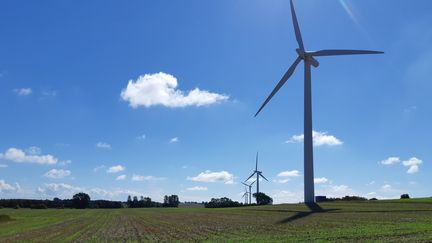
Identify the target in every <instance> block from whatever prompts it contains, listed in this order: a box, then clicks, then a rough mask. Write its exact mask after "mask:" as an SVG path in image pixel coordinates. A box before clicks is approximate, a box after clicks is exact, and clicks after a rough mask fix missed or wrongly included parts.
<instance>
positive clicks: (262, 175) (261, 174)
mask: <svg viewBox="0 0 432 243" xmlns="http://www.w3.org/2000/svg"><path fill="white" fill-rule="evenodd" d="M259 175H260V176H261V177H262V178H264V180H266V181H269V180H267V178H265V177H264V176H263V175H262V174H259Z"/></svg>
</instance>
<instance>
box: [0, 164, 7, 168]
mask: <svg viewBox="0 0 432 243" xmlns="http://www.w3.org/2000/svg"><path fill="white" fill-rule="evenodd" d="M7 167H8V165H6V164H0V168H7Z"/></svg>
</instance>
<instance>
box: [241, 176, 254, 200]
mask: <svg viewBox="0 0 432 243" xmlns="http://www.w3.org/2000/svg"><path fill="white" fill-rule="evenodd" d="M255 181H256V180H255ZM255 181H253V182H252V183H251V184H246V183H244V182H242V184H243V185H245V186H247V187H249V204H251V203H252V185H253V184H254V183H255Z"/></svg>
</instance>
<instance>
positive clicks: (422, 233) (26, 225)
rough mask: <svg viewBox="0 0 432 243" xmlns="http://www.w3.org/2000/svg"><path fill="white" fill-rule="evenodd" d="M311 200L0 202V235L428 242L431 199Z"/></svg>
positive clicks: (107, 239)
mask: <svg viewBox="0 0 432 243" xmlns="http://www.w3.org/2000/svg"><path fill="white" fill-rule="evenodd" d="M319 206H320V207H321V208H322V210H321V211H311V210H310V209H309V208H308V207H307V206H306V205H303V204H286V205H274V206H255V207H242V208H226V209H206V208H149V209H84V210H78V209H45V210H31V209H18V210H16V209H0V215H8V216H9V217H10V218H11V219H10V220H9V219H8V217H7V216H0V241H1V242H15V241H19V242H58V241H62V242H71V241H78V242H80V241H85V242H126V241H127V242H140V241H166V242H172V241H189V242H190V241H224V242H227V241H229V242H287V241H339V242H340V241H346V242H353V241H362V242H363V241H369V242H370V241H380V242H382V241H391V242H396V241H397V242H403V241H405V242H408V241H411V242H431V241H432V199H409V200H389V201H367V202H327V203H320V204H319Z"/></svg>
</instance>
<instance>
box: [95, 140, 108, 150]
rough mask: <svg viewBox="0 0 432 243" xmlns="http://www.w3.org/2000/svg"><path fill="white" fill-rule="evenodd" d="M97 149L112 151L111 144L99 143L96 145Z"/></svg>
mask: <svg viewBox="0 0 432 243" xmlns="http://www.w3.org/2000/svg"><path fill="white" fill-rule="evenodd" d="M96 147H97V148H101V149H110V148H111V144H109V143H104V142H98V143H96Z"/></svg>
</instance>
